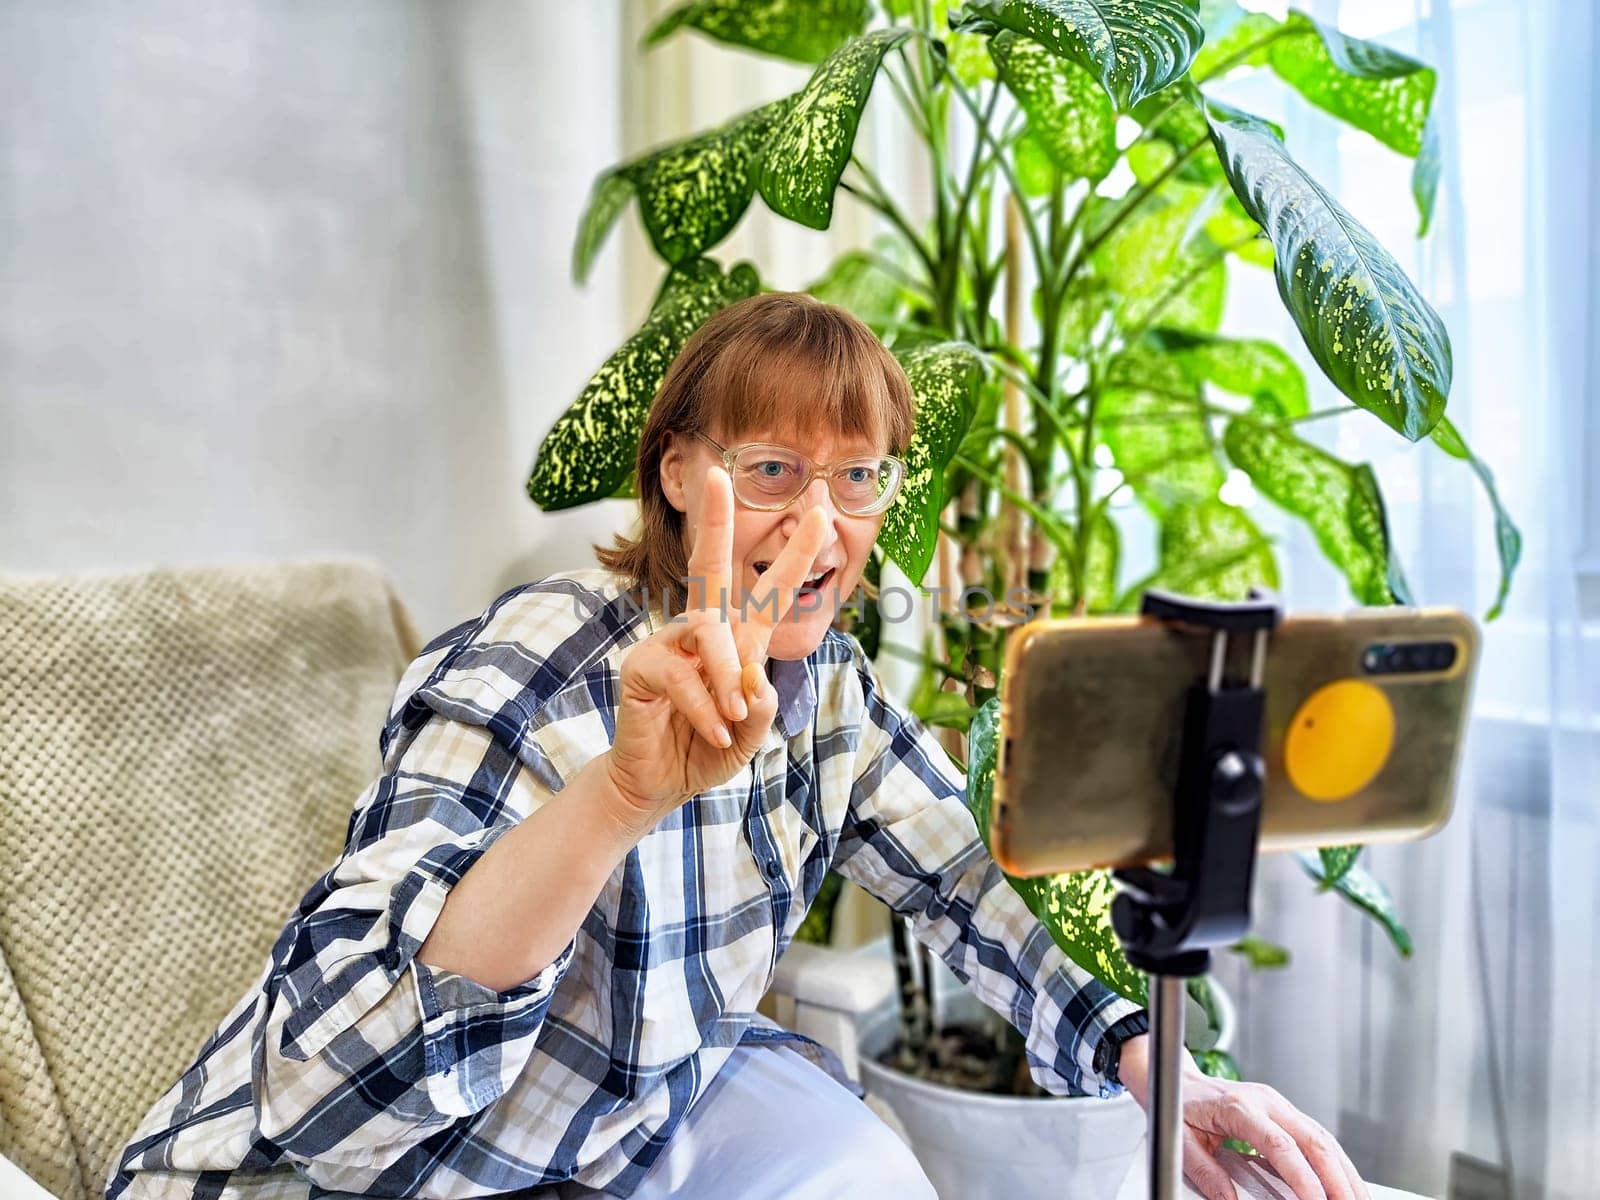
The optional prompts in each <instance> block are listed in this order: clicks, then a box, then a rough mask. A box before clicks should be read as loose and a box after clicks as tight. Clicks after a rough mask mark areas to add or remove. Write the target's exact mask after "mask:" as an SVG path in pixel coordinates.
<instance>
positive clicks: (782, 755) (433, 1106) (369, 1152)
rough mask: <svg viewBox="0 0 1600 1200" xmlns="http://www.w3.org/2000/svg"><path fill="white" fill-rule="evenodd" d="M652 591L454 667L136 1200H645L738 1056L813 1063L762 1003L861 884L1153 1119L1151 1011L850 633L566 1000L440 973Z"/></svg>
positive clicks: (464, 651)
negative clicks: (1111, 973)
mask: <svg viewBox="0 0 1600 1200" xmlns="http://www.w3.org/2000/svg"><path fill="white" fill-rule="evenodd" d="M620 585H621V581H620V579H619V578H618V577H617V576H615V575H613V574H612V573H610V572H608V571H605V570H602V569H599V568H591V569H589V570H580V571H576V572H572V573H569V574H566V575H560V576H552V577H550V578H547V579H544V580H541V581H539V582H537V583H531V584H527V585H524V586H522V587H518V588H515V589H512V590H511V591H509V592H507V593H505V594H504V595H502V596H500V597H499V598H498V599H497V600H495V601H494V603H493V604H491V605H490V606H489V607H488V609H487V610H486V611H485V612H484V613H483V614H482V615H481V616H479V617H477V618H476V619H474V620H470V621H466V622H464V623H462V624H461V625H458V626H456V627H455V628H454V629H451V630H450V631H448V632H447V633H445V634H443V635H442V636H440V637H438V638H436V639H435V640H434V641H432V642H431V643H429V644H428V645H427V646H426V647H424V648H423V650H422V652H421V653H420V655H419V656H418V657H417V658H416V660H415V661H414V662H412V664H411V665H410V666H409V667H408V668H407V670H406V672H405V674H404V676H403V677H402V679H401V681H400V685H399V688H398V690H397V692H396V695H395V699H394V703H393V705H392V706H391V708H390V712H389V717H388V720H387V721H386V723H385V725H384V728H383V732H382V734H381V736H380V739H379V747H380V750H381V752H382V756H383V769H382V773H381V774H380V775H379V776H378V778H377V779H376V780H375V781H374V782H373V783H372V784H371V785H370V786H369V787H368V788H367V790H366V791H365V792H364V793H363V794H362V796H361V797H360V798H359V800H358V802H357V804H356V807H355V811H354V813H353V814H352V816H351V819H350V824H349V829H348V832H347V836H346V847H345V851H344V853H343V855H342V856H341V857H340V859H339V861H338V862H337V863H336V864H335V865H334V866H333V868H332V869H331V870H329V871H327V872H326V873H325V874H324V875H323V876H321V877H320V878H319V879H318V880H317V881H316V882H315V883H314V884H313V885H312V886H311V888H310V890H309V891H307V892H306V894H305V896H304V898H303V899H302V900H301V901H300V903H299V906H298V908H297V909H296V910H295V912H294V913H293V915H292V916H291V917H290V919H289V921H288V924H287V925H286V927H285V928H284V930H283V931H282V933H281V934H280V935H279V937H278V939H277V941H276V943H275V944H274V945H273V947H272V951H271V956H270V961H269V962H268V964H267V966H266V969H265V970H264V972H263V974H262V976H261V978H260V980H259V981H258V982H257V984H256V985H255V986H254V987H253V988H252V989H251V990H250V991H249V992H248V993H247V994H246V995H245V996H244V997H243V998H242V999H241V1000H240V1001H239V1003H238V1004H237V1005H235V1006H234V1008H233V1010H232V1011H231V1012H230V1013H229V1014H228V1015H227V1016H226V1017H225V1018H224V1019H223V1021H222V1022H221V1024H220V1025H219V1026H218V1028H217V1029H216V1031H215V1032H214V1033H213V1034H212V1035H211V1036H210V1037H209V1038H208V1039H207V1040H206V1042H205V1043H204V1045H202V1046H201V1048H200V1052H199V1055H198V1057H197V1058H196V1060H195V1062H194V1064H193V1065H192V1066H190V1067H189V1069H188V1070H187V1071H186V1072H185V1073H184V1074H183V1076H182V1077H181V1078H180V1079H179V1080H178V1081H177V1082H176V1083H175V1084H173V1086H172V1087H171V1089H170V1090H169V1091H168V1092H167V1093H166V1095H164V1096H163V1097H162V1098H161V1099H160V1100H159V1101H158V1102H157V1103H156V1105H155V1106H154V1107H153V1108H152V1109H151V1110H150V1112H149V1113H148V1114H147V1115H146V1117H145V1118H144V1120H143V1121H142V1122H141V1123H140V1125H139V1127H138V1129H137V1131H136V1132H135V1133H134V1135H133V1137H132V1139H131V1140H130V1141H129V1143H128V1145H127V1147H126V1148H125V1149H124V1151H123V1152H122V1154H121V1156H120V1161H119V1162H118V1163H117V1164H115V1166H114V1167H113V1169H112V1172H111V1175H110V1177H109V1179H108V1181H107V1182H108V1189H107V1197H108V1200H119V1198H122V1197H142V1196H161V1197H170V1196H196V1197H201V1196H204V1197H215V1196H229V1195H233V1196H242V1195H248V1196H251V1197H256V1198H261V1197H268V1196H270V1197H273V1198H274V1200H277V1198H279V1197H282V1198H285V1200H288V1198H290V1197H295V1198H299V1197H317V1196H321V1195H325V1194H327V1193H326V1192H325V1190H324V1189H328V1190H333V1191H350V1192H358V1193H369V1194H372V1195H376V1196H424V1197H468V1196H483V1195H491V1194H494V1193H498V1192H506V1191H512V1190H515V1189H521V1188H529V1187H533V1186H537V1185H540V1184H555V1183H558V1182H560V1181H565V1180H569V1179H571V1180H576V1181H577V1182H578V1183H579V1184H582V1185H587V1186H588V1187H592V1188H600V1187H604V1188H607V1189H609V1190H611V1191H612V1192H614V1193H616V1194H618V1195H622V1196H627V1195H629V1194H630V1193H631V1192H632V1191H633V1190H634V1188H635V1187H636V1186H637V1184H638V1182H639V1180H640V1178H641V1177H642V1176H643V1175H644V1174H645V1172H646V1171H647V1170H648V1169H649V1167H650V1165H651V1163H652V1162H653V1161H654V1160H655V1158H656V1156H657V1155H658V1154H659V1153H660V1152H661V1150H662V1148H663V1147H664V1146H665V1144H666V1142H667V1139H668V1138H669V1137H670V1136H671V1134H672V1132H673V1130H674V1129H675V1128H676V1127H677V1125H678V1123H679V1122H680V1121H681V1120H682V1119H683V1116H684V1114H685V1113H686V1112H687V1111H688V1109H689V1107H690V1105H692V1104H693V1103H694V1101H695V1099H696V1097H697V1096H699V1095H700V1094H701V1093H702V1092H703V1091H704V1090H705V1088H706V1086H707V1085H708V1084H709V1083H710V1081H711V1079H712V1078H713V1076H715V1074H716V1072H717V1070H718V1069H719V1068H720V1067H721V1066H722V1064H723V1063H724V1062H725V1061H726V1059H727V1058H728V1056H729V1055H730V1054H731V1052H732V1050H733V1048H734V1047H735V1046H736V1045H739V1044H740V1043H741V1042H744V1043H749V1042H751V1041H758V1040H763V1039H766V1040H771V1039H773V1038H775V1037H776V1038H794V1037H797V1036H798V1035H794V1034H789V1033H788V1032H787V1031H783V1030H778V1029H775V1028H774V1027H773V1026H772V1024H771V1023H770V1022H767V1021H766V1020H765V1018H758V1017H757V1014H756V1011H755V1010H756V1003H757V1001H758V1000H759V999H760V998H761V996H762V994H763V993H764V992H765V991H766V989H767V985H768V982H769V980H770V979H771V977H772V973H773V967H774V965H775V964H776V963H777V961H778V958H779V956H780V955H781V954H782V953H783V952H784V950H785V948H786V947H787V946H788V945H789V941H790V939H791V938H792V937H793V936H794V933H795V930H796V928H797V927H798V926H799V924H800V921H801V919H802V918H803V917H804V915H805V912H806V908H807V906H808V905H809V904H810V903H811V900H812V898H813V897H814V896H815V895H816V893H817V889H818V887H819V886H820V885H821V883H822V879H823V875H824V874H825V873H826V871H827V870H828V868H829V867H830V866H831V867H833V868H834V869H836V870H838V871H840V872H841V873H842V874H844V875H845V876H846V877H848V878H849V879H851V880H853V881H854V882H856V883H857V884H859V885H860V886H862V887H863V888H865V889H866V890H867V891H868V892H871V893H872V894H873V895H875V896H877V897H878V898H879V899H881V900H883V901H884V902H885V903H887V904H888V905H889V906H890V907H892V908H893V909H894V910H895V911H896V912H899V913H903V914H909V915H910V916H911V917H912V918H913V919H914V924H915V928H916V932H917V936H918V937H919V938H921V939H922V940H923V941H925V942H927V943H928V944H929V945H931V946H932V947H933V948H934V949H935V950H936V951H937V952H938V953H939V955H940V956H941V957H942V958H943V959H944V961H945V962H946V963H948V964H949V966H950V967H951V969H952V970H953V971H954V972H955V973H956V975H957V976H958V977H960V978H961V979H962V980H963V982H965V983H966V985H967V986H968V987H970V988H971V989H972V990H973V991H974V992H976V993H977V995H978V996H979V997H980V998H981V999H982V1000H983V1001H984V1002H985V1003H986V1004H988V1005H989V1006H990V1007H991V1008H993V1009H995V1010H996V1011H998V1012H999V1013H1001V1014H1002V1015H1004V1016H1005V1017H1006V1018H1007V1019H1008V1020H1010V1021H1011V1023H1012V1024H1013V1025H1015V1026H1016V1028H1017V1029H1018V1030H1020V1031H1021V1032H1022V1033H1023V1034H1024V1035H1025V1036H1026V1039H1027V1048H1028V1061H1029V1063H1030V1066H1031V1068H1032V1072H1033V1077H1034V1078H1035V1079H1036V1080H1038V1082H1039V1083H1040V1084H1041V1085H1042V1086H1043V1087H1044V1088H1046V1089H1047V1090H1049V1091H1051V1092H1053V1093H1056V1094H1089V1095H1099V1096H1102V1097H1109V1096H1114V1095H1116V1094H1118V1093H1119V1092H1121V1090H1122V1088H1121V1085H1120V1084H1118V1083H1117V1082H1116V1081H1115V1079H1114V1077H1112V1076H1111V1075H1110V1074H1109V1070H1110V1068H1111V1066H1112V1064H1113V1059H1114V1055H1115V1050H1116V1047H1117V1046H1118V1045H1119V1044H1120V1043H1121V1041H1122V1040H1124V1039H1125V1038H1127V1037H1130V1036H1133V1035H1134V1034H1135V1033H1138V1032H1142V1031H1144V1030H1145V1029H1146V1028H1148V1024H1147V1019H1146V1015H1145V1013H1144V1011H1143V1010H1142V1009H1140V1008H1139V1007H1138V1006H1137V1005H1135V1004H1133V1003H1132V1002H1130V1001H1128V1000H1127V999H1124V998H1122V997H1120V996H1118V995H1116V994H1115V993H1114V992H1112V991H1110V990H1108V989H1107V988H1106V987H1104V986H1103V985H1101V984H1100V983H1099V982H1097V981H1096V980H1094V979H1093V978H1092V977H1091V976H1089V975H1088V974H1087V973H1086V972H1084V971H1083V970H1081V969H1080V968H1079V967H1077V966H1076V965H1075V964H1073V963H1072V962H1071V961H1070V960H1068V959H1067V958H1066V957H1065V956H1064V955H1063V954H1062V953H1061V951H1060V950H1059V949H1058V948H1057V947H1056V945H1055V944H1054V942H1053V941H1052V940H1051V938H1050V936H1049V934H1048V933H1047V932H1046V931H1045V929H1044V928H1043V927H1042V926H1041V925H1040V924H1039V923H1038V921H1037V920H1036V919H1035V918H1034V917H1033V916H1032V914H1031V913H1030V912H1029V911H1028V909H1027V907H1026V906H1025V905H1024V904H1023V902H1022V900H1021V899H1020V898H1019V897H1018V896H1017V894H1016V893H1015V891H1013V890H1012V888H1011V887H1010V886H1009V885H1008V884H1007V883H1006V881H1005V878H1004V876H1003V875H1002V874H1001V872H1000V870H999V868H998V867H996V866H995V865H994V862H993V860H992V859H991V858H990V857H989V855H988V853H987V851H986V850H985V849H984V847H983V843H982V842H981V841H980V840H979V837H978V833H977V830H976V828H975V827H974V825H973V821H972V817H971V815H970V814H969V813H968V811H967V809H966V807H965V805H964V804H963V801H962V789H963V786H964V777H963V775H962V773H961V772H960V771H959V770H958V769H957V768H956V767H955V766H954V765H953V764H952V763H951V761H950V759H949V758H948V757H947V756H946V754H945V753H944V751H943V749H942V748H941V747H940V745H939V743H938V742H937V740H936V739H935V738H934V737H933V736H932V734H931V733H930V732H929V731H928V730H926V729H925V728H924V727H923V726H922V725H921V724H920V723H919V722H918V721H917V720H916V719H915V718H914V717H913V716H911V715H910V714H909V713H907V712H906V711H905V710H904V709H903V708H901V707H900V706H899V705H897V704H896V703H895V702H894V701H893V700H891V699H890V698H889V697H888V696H887V695H886V694H885V693H884V691H883V689H882V687H881V685H880V683H879V681H878V679H877V678H876V676H875V675H874V673H873V670H872V667H871V663H870V661H869V660H868V659H867V658H866V656H865V655H864V653H863V652H862V650H861V647H860V644H859V643H858V642H856V641H855V639H854V638H852V637H849V636H848V635H845V634H842V633H839V632H837V631H829V633H828V634H827V636H826V637H825V638H824V640H823V642H822V644H821V645H820V646H819V647H818V648H817V650H816V651H815V652H813V653H812V654H811V655H810V656H809V657H808V658H806V659H805V660H803V661H783V660H771V669H772V679H773V684H774V687H775V688H776V690H777V692H778V696H779V711H778V716H777V719H776V721H775V722H774V727H773V729H772V731H771V732H770V734H769V737H768V739H767V742H766V744H765V745H764V747H763V748H762V749H761V751H760V752H758V754H757V755H756V757H755V759H754V760H753V761H752V762H751V763H750V764H749V765H747V766H746V767H745V768H744V769H743V770H742V771H741V772H740V773H739V774H737V775H735V776H734V777H733V778H732V779H730V780H728V781H727V782H726V783H724V784H722V785H721V786H719V787H716V788H712V789H710V790H708V791H705V792H702V793H700V794H699V795H697V796H695V797H693V798H692V799H690V800H689V801H688V802H687V803H686V804H684V805H683V806H682V807H681V808H679V809H678V810H677V811H675V812H674V813H672V814H671V815H670V816H668V817H667V818H666V819H665V820H663V821H662V822H661V823H660V824H659V825H658V826H657V827H656V828H655V829H654V830H652V831H651V832H650V833H649V834H648V835H646V836H645V838H644V839H643V840H642V841H640V842H639V843H638V844H637V845H636V846H635V847H634V848H633V849H632V850H630V851H629V853H628V854H627V856H626V858H624V859H623V860H622V861H621V862H620V863H619V864H618V865H617V867H616V868H615V870H614V871H613V872H612V874H611V877H610V879H609V880H608V881H607V883H606V885H605V887H604V889H603V890H602V891H601V892H600V895H599V897H598V898H597V899H596V901H595V903H594V906H593V908H592V909H591V910H590V912H589V915H588V917H587V918H585V920H584V922H583V925H582V926H581V928H580V929H579V930H578V932H577V934H576V935H575V936H574V938H573V940H572V941H571V942H570V943H569V944H568V945H567V946H566V948H565V949H563V950H562V952H561V953H560V955H559V956H558V957H557V958H556V960H555V961H554V962H552V963H551V964H550V965H549V966H548V967H546V968H545V969H544V970H542V971H540V972H539V973H538V974H537V975H536V976H535V977H534V978H532V979H530V980H528V981H527V982H526V983H524V984H521V985H519V986H517V987H514V988H511V989H510V990H508V991H503V992H496V991H493V990H491V989H490V988H488V987H487V986H484V985H482V984H479V983H478V982H476V981H474V980H472V979H469V978H467V977H465V976H462V975H458V974H455V973H453V972H450V971H446V970H443V969H441V968H437V967H431V966H428V965H427V964H425V963H422V962H419V961H418V960H417V958H416V952H417V948H418V947H419V946H420V945H421V943H422V941H423V939H424V938H426V937H427V935H428V932H429V930H430V929H431V928H432V926H433V923H434V921H435V920H436V919H437V917H438V915H439V911H440V909H441V908H442V907H443V905H444V902H445V897H446V896H447V895H448V893H449V891H450V888H451V886H452V885H453V884H455V883H456V882H457V881H458V880H459V879H460V878H461V877H462V876H463V875H464V874H465V873H466V872H467V870H468V869H469V868H470V867H471V866H472V864H473V863H475V862H476V861H477V860H478V857H479V856H480V855H481V854H483V853H484V852H485V851H486V850H487V849H488V848H489V847H490V846H491V845H493V844H494V842H495V841H496V840H497V839H498V838H499V837H500V836H501V835H503V834H505V833H506V832H507V831H508V830H510V829H511V828H513V827H514V826H515V825H516V824H517V822H519V821H521V820H523V819H524V818H525V817H527V816H528V815H529V814H530V813H531V812H532V811H533V810H534V809H535V808H537V807H538V806H539V805H541V804H542V803H544V802H545V801H546V800H547V799H549V798H550V796H551V795H552V794H553V793H555V792H557V791H559V790H560V789H561V787H562V786H563V782H564V781H565V780H568V779H571V778H572V777H573V776H574V775H575V774H576V773H577V772H578V770H579V769H580V768H582V767H583V766H584V764H585V763H587V762H588V761H589V760H590V759H592V758H593V757H594V756H595V755H596V754H598V753H601V752H603V751H604V750H605V749H606V747H607V746H609V745H610V744H611V740H612V733H613V728H614V726H613V722H614V721H615V715H616V703H617V688H618V670H619V662H620V658H621V655H622V652H623V651H624V650H625V649H626V648H627V647H628V646H629V645H631V644H632V643H634V642H636V641H638V640H640V639H641V638H644V637H646V636H648V635H649V634H650V633H651V632H653V631H654V630H655V629H657V628H660V626H661V621H662V618H661V616H660V614H659V613H649V612H646V611H644V610H642V609H641V608H639V607H638V606H636V605H635V604H633V603H632V602H631V601H629V599H628V598H627V597H626V596H624V595H623V594H622V592H621V587H620ZM512 936H514V934H512ZM561 1190H565V1191H568V1192H572V1193H577V1192H578V1191H580V1190H581V1189H579V1188H571V1187H569V1188H567V1189H561ZM552 1194H555V1193H554V1192H552Z"/></svg>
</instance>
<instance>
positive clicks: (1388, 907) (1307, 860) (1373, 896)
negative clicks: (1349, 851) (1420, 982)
mask: <svg viewBox="0 0 1600 1200" xmlns="http://www.w3.org/2000/svg"><path fill="white" fill-rule="evenodd" d="M1295 860H1296V861H1297V862H1299V864H1300V865H1301V867H1303V868H1304V869H1305V872H1306V874H1307V875H1309V876H1311V878H1312V879H1315V880H1316V881H1317V882H1318V883H1319V884H1321V883H1324V882H1325V876H1324V874H1323V869H1322V861H1321V859H1320V858H1319V857H1318V856H1317V855H1315V854H1312V853H1311V852H1310V851H1308V850H1297V851H1296V852H1295ZM1331 886H1332V888H1333V890H1334V891H1336V892H1338V893H1339V895H1341V896H1343V897H1344V898H1345V899H1346V900H1348V901H1349V902H1350V903H1351V904H1353V905H1355V906H1356V907H1357V908H1358V909H1360V910H1361V911H1362V912H1364V913H1366V914H1367V915H1368V916H1370V917H1372V918H1373V919H1374V920H1376V921H1377V922H1378V923H1379V924H1380V925H1382V926H1383V928H1384V930H1385V931H1386V932H1387V933H1388V935H1389V940H1390V941H1392V942H1393V943H1394V948H1395V949H1396V950H1398V951H1399V952H1400V957H1401V958H1410V957H1411V934H1410V933H1409V932H1407V930H1406V927H1405V926H1404V925H1402V924H1401V923H1400V917H1399V915H1398V914H1397V913H1396V912H1395V907H1394V900H1393V898H1391V897H1390V895H1389V892H1388V889H1387V888H1385V887H1384V886H1383V884H1381V883H1379V882H1378V881H1377V880H1376V879H1374V878H1373V877H1372V875H1371V874H1369V873H1368V872H1367V870H1366V869H1365V868H1364V867H1351V868H1350V869H1349V870H1348V871H1346V872H1345V873H1344V875H1343V876H1342V877H1340V878H1339V879H1338V880H1337V881H1334V882H1333V883H1332V885H1331Z"/></svg>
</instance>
